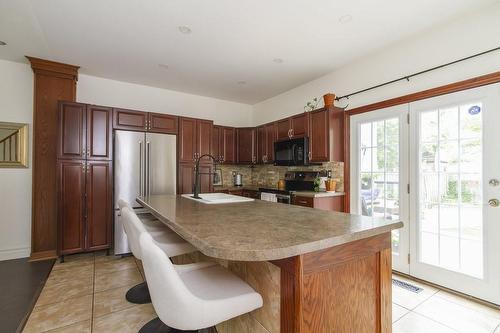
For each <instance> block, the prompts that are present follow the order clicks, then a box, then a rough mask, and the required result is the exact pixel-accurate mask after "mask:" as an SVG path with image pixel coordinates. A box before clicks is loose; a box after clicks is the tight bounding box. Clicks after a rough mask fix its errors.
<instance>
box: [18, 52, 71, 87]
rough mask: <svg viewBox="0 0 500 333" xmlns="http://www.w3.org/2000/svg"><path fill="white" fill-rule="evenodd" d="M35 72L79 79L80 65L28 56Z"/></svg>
mask: <svg viewBox="0 0 500 333" xmlns="http://www.w3.org/2000/svg"><path fill="white" fill-rule="evenodd" d="M26 58H27V59H28V60H29V62H30V64H31V68H32V69H33V72H35V74H46V75H50V76H55V77H61V78H65V79H70V80H75V81H77V80H78V69H79V68H80V66H74V65H68V64H63V63H61V62H56V61H50V60H45V59H40V58H35V57H29V56H26Z"/></svg>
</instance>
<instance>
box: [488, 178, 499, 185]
mask: <svg viewBox="0 0 500 333" xmlns="http://www.w3.org/2000/svg"><path fill="white" fill-rule="evenodd" d="M488 184H490V186H498V185H499V184H500V181H498V179H494V178H493V179H490V181H489V182H488Z"/></svg>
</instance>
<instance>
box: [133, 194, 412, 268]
mask: <svg viewBox="0 0 500 333" xmlns="http://www.w3.org/2000/svg"><path fill="white" fill-rule="evenodd" d="M136 200H137V202H138V203H140V204H141V205H143V207H144V208H146V209H148V210H149V211H150V212H151V213H152V214H153V215H154V216H155V217H156V218H158V220H160V221H161V222H163V223H164V224H166V225H167V226H168V227H169V228H170V229H172V230H173V231H174V232H176V233H177V234H179V236H181V237H182V238H184V239H185V240H186V241H188V242H190V243H191V244H192V245H193V246H194V247H196V248H197V249H198V250H199V251H200V252H201V253H203V254H204V255H206V256H209V257H212V258H217V259H222V260H231V261H271V260H279V259H284V258H290V257H294V256H298V255H303V254H306V253H311V252H316V251H320V250H324V249H327V248H331V247H334V246H338V245H342V244H346V243H351V242H354V241H356V240H360V239H364V238H369V237H373V236H377V235H380V234H383V233H387V232H390V231H392V230H394V229H399V228H401V227H403V222H395V223H393V224H390V225H385V226H381V227H377V228H374V229H369V230H363V231H360V232H356V233H353V234H351V235H350V236H349V240H344V239H342V238H343V236H342V235H341V236H337V237H332V238H329V239H323V240H319V241H314V242H309V243H304V244H300V245H295V246H291V247H285V248H275V249H265V250H258V251H257V250H254V251H241V250H235V249H229V250H228V249H226V248H217V247H213V246H208V245H207V244H205V243H204V242H203V240H201V239H198V238H196V237H193V236H192V234H190V233H188V232H186V230H184V229H183V228H182V227H180V226H179V225H178V224H176V223H174V222H172V221H170V220H168V219H166V218H164V217H163V216H162V215H161V214H160V213H159V212H158V211H156V210H155V209H154V208H152V207H151V206H150V205H148V204H147V203H146V202H145V201H143V200H142V199H141V198H137V199H136ZM221 252H230V253H231V255H223V254H222V253H221Z"/></svg>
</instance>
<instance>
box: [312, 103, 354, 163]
mask: <svg viewBox="0 0 500 333" xmlns="http://www.w3.org/2000/svg"><path fill="white" fill-rule="evenodd" d="M309 116H310V130H309V160H310V162H328V161H344V134H345V114H344V110H343V109H341V108H336V107H330V108H324V109H319V110H316V111H312V112H310V113H309Z"/></svg>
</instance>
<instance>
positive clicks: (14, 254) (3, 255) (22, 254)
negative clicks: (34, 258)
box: [0, 247, 31, 261]
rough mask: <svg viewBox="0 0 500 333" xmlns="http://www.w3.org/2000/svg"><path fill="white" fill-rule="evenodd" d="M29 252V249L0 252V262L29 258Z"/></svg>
mask: <svg viewBox="0 0 500 333" xmlns="http://www.w3.org/2000/svg"><path fill="white" fill-rule="evenodd" d="M30 252H31V249H30V248H29V247H22V248H18V249H5V250H0V261H3V260H10V259H19V258H26V257H29V256H30Z"/></svg>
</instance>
